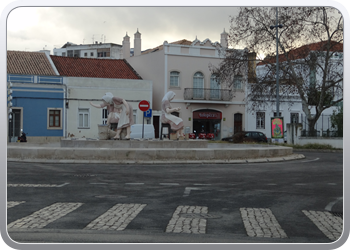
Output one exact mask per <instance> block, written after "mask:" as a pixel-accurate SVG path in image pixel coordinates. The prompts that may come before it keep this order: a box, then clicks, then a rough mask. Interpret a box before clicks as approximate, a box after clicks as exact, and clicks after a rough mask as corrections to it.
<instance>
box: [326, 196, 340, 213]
mask: <svg viewBox="0 0 350 250" xmlns="http://www.w3.org/2000/svg"><path fill="white" fill-rule="evenodd" d="M342 199H343V197H339V198H338V199H336V200H335V201H332V202H330V203H329V204H328V205H327V206H326V207H325V210H327V211H332V208H333V206H334V205H335V204H336V203H337V202H338V201H340V200H342Z"/></svg>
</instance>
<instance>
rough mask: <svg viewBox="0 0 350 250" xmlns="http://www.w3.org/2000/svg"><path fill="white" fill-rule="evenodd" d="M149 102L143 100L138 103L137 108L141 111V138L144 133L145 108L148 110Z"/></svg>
mask: <svg viewBox="0 0 350 250" xmlns="http://www.w3.org/2000/svg"><path fill="white" fill-rule="evenodd" d="M149 107H150V105H149V102H148V101H146V100H143V101H141V102H140V103H139V109H140V110H141V111H142V112H143V116H142V139H143V134H144V129H145V118H144V116H145V112H146V111H147V110H149Z"/></svg>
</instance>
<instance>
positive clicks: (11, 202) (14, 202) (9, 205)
mask: <svg viewBox="0 0 350 250" xmlns="http://www.w3.org/2000/svg"><path fill="white" fill-rule="evenodd" d="M22 203H25V201H8V202H7V209H9V208H11V207H15V206H17V205H19V204H22Z"/></svg>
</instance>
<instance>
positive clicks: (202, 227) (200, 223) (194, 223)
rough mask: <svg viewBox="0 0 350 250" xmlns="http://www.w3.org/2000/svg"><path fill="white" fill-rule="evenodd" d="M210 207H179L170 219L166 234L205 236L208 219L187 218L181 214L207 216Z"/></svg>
mask: <svg viewBox="0 0 350 250" xmlns="http://www.w3.org/2000/svg"><path fill="white" fill-rule="evenodd" d="M207 213H208V207H202V206H178V207H177V208H176V210H175V212H174V214H173V216H172V218H171V219H170V221H169V223H168V225H167V227H166V230H165V232H166V233H193V234H205V231H206V226H207V219H201V218H186V217H181V214H182V215H183V214H186V215H191V214H207Z"/></svg>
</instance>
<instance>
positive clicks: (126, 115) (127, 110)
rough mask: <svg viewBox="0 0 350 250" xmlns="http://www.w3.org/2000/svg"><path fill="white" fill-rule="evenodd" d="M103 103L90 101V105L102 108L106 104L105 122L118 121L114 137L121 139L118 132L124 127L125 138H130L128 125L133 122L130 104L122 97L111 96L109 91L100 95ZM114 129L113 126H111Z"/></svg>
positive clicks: (109, 123)
mask: <svg viewBox="0 0 350 250" xmlns="http://www.w3.org/2000/svg"><path fill="white" fill-rule="evenodd" d="M102 101H103V103H101V104H94V103H92V102H90V104H91V106H93V107H95V108H104V107H106V106H107V110H108V112H109V115H108V118H107V124H108V125H111V124H113V123H118V126H117V128H116V136H115V137H114V139H117V140H119V139H121V138H120V132H121V131H122V129H123V128H126V136H125V139H127V140H129V139H130V127H131V125H133V124H134V117H133V111H132V107H131V105H129V104H128V103H127V102H126V101H125V100H124V99H122V98H119V97H116V96H113V94H112V93H111V92H107V93H106V94H105V95H104V96H103V97H102ZM111 129H112V130H114V129H113V128H111Z"/></svg>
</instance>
